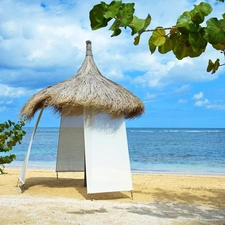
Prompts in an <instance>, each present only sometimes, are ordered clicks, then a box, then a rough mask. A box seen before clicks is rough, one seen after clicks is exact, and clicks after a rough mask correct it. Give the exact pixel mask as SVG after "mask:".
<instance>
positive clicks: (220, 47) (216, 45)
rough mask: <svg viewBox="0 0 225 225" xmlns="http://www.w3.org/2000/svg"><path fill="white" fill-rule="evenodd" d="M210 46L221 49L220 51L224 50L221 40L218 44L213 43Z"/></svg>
mask: <svg viewBox="0 0 225 225" xmlns="http://www.w3.org/2000/svg"><path fill="white" fill-rule="evenodd" d="M212 46H213V48H215V49H216V50H221V51H224V50H225V42H221V43H219V44H215V45H212Z"/></svg>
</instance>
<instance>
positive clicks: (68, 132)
mask: <svg viewBox="0 0 225 225" xmlns="http://www.w3.org/2000/svg"><path fill="white" fill-rule="evenodd" d="M83 124H84V122H83V116H68V117H67V116H63V115H62V116H61V122H60V132H59V141H58V152H57V160H56V172H76V171H84V128H83Z"/></svg>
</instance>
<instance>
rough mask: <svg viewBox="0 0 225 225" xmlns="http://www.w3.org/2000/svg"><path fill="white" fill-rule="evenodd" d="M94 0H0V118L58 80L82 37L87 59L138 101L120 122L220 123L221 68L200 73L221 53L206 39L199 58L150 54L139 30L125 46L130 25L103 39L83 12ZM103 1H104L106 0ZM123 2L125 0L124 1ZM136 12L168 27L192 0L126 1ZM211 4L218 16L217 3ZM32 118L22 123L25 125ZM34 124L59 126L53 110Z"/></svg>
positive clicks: (74, 61)
mask: <svg viewBox="0 0 225 225" xmlns="http://www.w3.org/2000/svg"><path fill="white" fill-rule="evenodd" d="M99 2H100V1H98V0H89V1H82V0H42V1H41V0H32V1H28V0H1V1H0V122H4V121H6V120H8V119H10V120H13V121H17V120H18V119H19V112H20V109H21V108H22V106H23V105H24V104H25V102H26V101H27V100H28V99H29V98H30V97H31V96H32V95H33V94H35V93H36V92H37V91H38V90H40V89H42V88H45V87H46V86H49V85H53V84H55V83H57V82H60V81H62V80H65V79H67V78H69V77H71V76H73V75H74V74H76V72H77V70H78V69H79V67H80V66H81V64H82V62H83V60H84V57H85V47H86V46H85V41H86V40H91V41H92V50H93V54H94V59H95V62H96V64H97V66H98V68H99V70H100V71H101V73H102V74H103V75H104V76H106V77H107V78H109V79H111V80H113V81H115V82H117V83H119V84H122V85H123V86H125V87H126V88H127V89H129V90H130V91H132V92H133V93H134V94H135V95H137V96H138V97H139V98H140V99H141V100H142V101H143V102H144V104H145V109H146V112H145V114H144V115H143V116H141V117H139V118H137V119H133V120H130V121H127V126H128V127H175V128H177V127H190V128H194V127H200V128H201V127H202V128H208V127H210V128H212V127H215V128H217V127H221V128H224V127H225V88H224V84H225V76H224V75H225V74H224V73H225V72H224V71H225V69H224V67H222V68H221V69H220V70H219V71H218V72H217V73H215V74H213V75H212V74H210V73H207V72H206V67H207V62H208V59H209V58H211V59H212V60H213V61H214V60H216V59H217V58H220V59H221V62H224V59H223V58H222V55H221V54H219V53H216V52H215V51H213V50H212V49H211V48H210V46H209V47H207V49H206V52H205V53H204V54H203V55H202V56H201V57H199V58H195V59H191V58H186V59H184V60H180V61H179V60H177V59H176V58H175V57H174V56H173V54H170V53H169V54H166V55H160V54H158V53H156V54H153V55H151V54H150V52H149V50H148V46H147V41H148V38H149V35H148V34H144V35H142V38H141V43H140V44H139V46H134V45H133V37H132V36H131V35H130V31H126V32H123V33H122V35H120V36H119V37H114V38H111V37H110V35H111V32H110V31H108V29H107V28H106V29H102V30H97V31H92V30H91V28H90V25H89V11H90V9H91V8H92V7H93V5H94V4H98V3H99ZM106 2H108V3H109V2H110V1H106ZM127 2H128V1H127ZM133 2H135V3H136V15H137V16H138V17H140V18H145V17H146V16H147V14H148V13H149V14H151V16H152V23H151V25H150V26H149V28H155V27H156V26H164V27H170V26H172V25H175V23H176V19H177V18H178V16H179V15H181V14H182V13H183V12H184V11H185V10H191V9H192V8H193V4H198V3H200V1H193V0H192V1H190V0H179V1H178V0H177V1H170V0H158V1H153V0H152V1H144V0H142V1H140V0H139V1H133ZM208 2H210V3H212V4H214V6H213V13H212V14H211V16H210V17H213V16H216V17H220V18H221V15H222V13H224V11H223V9H224V5H221V4H215V1H208ZM35 121H36V117H35V118H34V119H33V120H32V121H31V122H30V123H28V124H27V126H33V125H34V123H35ZM40 126H42V127H52V126H54V127H55V126H59V116H58V115H54V114H53V113H52V111H51V110H45V111H44V114H43V116H42V119H41V122H40Z"/></svg>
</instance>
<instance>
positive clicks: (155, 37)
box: [151, 27, 166, 46]
mask: <svg viewBox="0 0 225 225" xmlns="http://www.w3.org/2000/svg"><path fill="white" fill-rule="evenodd" d="M151 41H152V44H154V45H155V46H161V45H163V44H164V43H165V42H166V31H165V29H163V28H162V27H157V28H156V30H154V31H153V33H152V40H151Z"/></svg>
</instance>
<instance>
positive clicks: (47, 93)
mask: <svg viewBox="0 0 225 225" xmlns="http://www.w3.org/2000/svg"><path fill="white" fill-rule="evenodd" d="M86 44H87V46H86V57H85V60H84V62H83V64H82V66H81V67H80V69H79V70H78V72H77V74H76V75H74V76H73V77H71V78H70V79H67V80H65V81H62V82H60V83H58V84H55V85H53V86H50V87H47V88H45V89H43V90H41V91H39V92H37V93H36V94H35V95H33V96H32V97H31V98H30V99H29V100H28V101H27V103H26V104H25V105H24V106H23V108H22V110H21V116H23V117H24V118H25V119H28V120H29V119H31V118H32V117H33V116H34V114H35V113H36V112H37V111H38V110H39V109H41V108H42V107H51V108H53V110H54V111H56V112H61V110H62V108H63V107H67V108H68V106H69V108H70V112H69V113H68V114H69V115H82V114H83V109H84V107H94V108H95V109H96V110H97V111H100V112H106V113H108V114H110V115H113V116H117V115H121V114H124V116H125V118H133V117H136V116H139V115H141V114H142V113H143V112H144V105H143V103H142V102H141V101H140V100H139V99H138V98H137V97H136V96H135V95H133V94H132V93H131V92H130V91H128V90H126V89H125V88H124V87H122V86H121V85H119V84H116V83H114V82H113V81H111V80H109V79H107V78H106V77H104V76H103V75H102V74H101V73H100V71H99V70H98V68H97V66H96V64H95V62H94V59H93V55H92V50H91V42H90V41H87V42H86Z"/></svg>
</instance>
